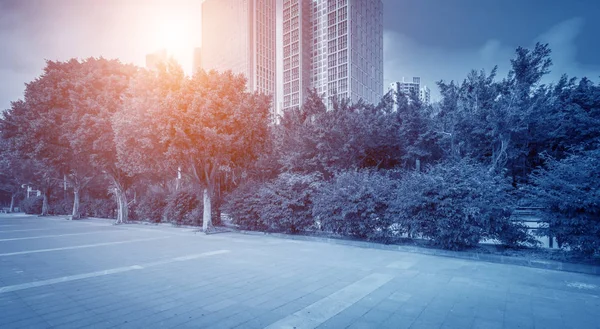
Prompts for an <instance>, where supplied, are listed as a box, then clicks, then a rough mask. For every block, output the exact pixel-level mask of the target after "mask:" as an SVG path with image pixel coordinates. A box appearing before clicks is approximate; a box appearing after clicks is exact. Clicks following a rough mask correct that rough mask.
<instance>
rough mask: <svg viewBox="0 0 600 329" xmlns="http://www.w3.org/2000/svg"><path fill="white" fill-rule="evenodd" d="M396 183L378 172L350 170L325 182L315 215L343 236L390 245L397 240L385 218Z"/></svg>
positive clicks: (332, 230) (388, 218) (328, 227)
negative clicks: (389, 243) (388, 243)
mask: <svg viewBox="0 0 600 329" xmlns="http://www.w3.org/2000/svg"><path fill="white" fill-rule="evenodd" d="M394 186H395V181H394V180H392V179H391V178H390V177H389V175H386V174H382V173H380V172H375V171H347V172H342V173H339V174H337V175H336V176H335V177H334V178H333V179H332V180H331V181H329V182H327V183H324V184H323V185H322V186H321V187H320V189H319V192H318V193H317V194H316V196H315V198H314V207H313V215H314V216H315V218H316V219H318V220H319V221H320V223H321V226H322V228H323V229H324V230H326V231H329V232H333V233H336V234H339V235H343V236H352V237H356V238H361V239H368V240H377V241H384V242H390V241H391V240H393V239H395V238H397V237H398V234H397V232H394V231H393V230H392V228H391V227H390V226H391V224H392V221H391V218H390V217H388V216H386V215H387V209H388V205H389V203H390V201H391V197H392V195H393V191H394V188H395V187H394Z"/></svg>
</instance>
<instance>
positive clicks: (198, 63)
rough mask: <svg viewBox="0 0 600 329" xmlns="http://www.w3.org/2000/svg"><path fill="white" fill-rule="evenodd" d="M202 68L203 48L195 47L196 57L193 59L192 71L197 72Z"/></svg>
mask: <svg viewBox="0 0 600 329" xmlns="http://www.w3.org/2000/svg"><path fill="white" fill-rule="evenodd" d="M201 68H202V49H201V48H194V57H193V59H192V72H193V73H194V74H195V73H196V72H198V71H199V70H200V69H201Z"/></svg>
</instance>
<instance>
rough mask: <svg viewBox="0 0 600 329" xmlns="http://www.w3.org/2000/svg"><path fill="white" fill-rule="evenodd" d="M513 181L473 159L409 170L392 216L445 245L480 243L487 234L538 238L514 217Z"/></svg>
mask: <svg viewBox="0 0 600 329" xmlns="http://www.w3.org/2000/svg"><path fill="white" fill-rule="evenodd" d="M511 191H512V186H511V185H510V183H509V182H508V181H507V180H506V179H505V178H504V177H503V176H501V175H495V174H491V173H489V172H488V170H487V168H485V167H483V166H481V165H477V164H473V163H470V162H469V161H458V162H447V163H441V164H438V165H435V166H433V167H431V168H429V170H428V171H427V172H409V173H407V174H406V175H405V176H404V177H403V178H402V179H401V180H400V182H399V185H398V189H397V190H396V196H395V200H394V202H393V203H391V204H390V208H389V212H390V215H391V216H393V217H396V218H397V221H398V224H399V225H400V226H401V227H403V228H404V229H405V230H406V231H407V232H409V233H411V234H413V235H421V236H422V237H424V238H428V239H431V242H432V243H433V244H434V245H436V246H439V247H442V248H445V249H455V250H456V249H464V248H469V247H474V246H475V245H477V244H478V243H479V241H480V240H481V239H486V238H487V239H498V240H501V241H503V242H505V243H509V244H511V245H516V244H519V243H527V242H531V241H532V240H533V239H531V237H530V236H529V235H528V234H527V232H526V231H525V230H524V228H523V227H521V226H519V225H518V224H516V223H513V222H512V221H511V219H510V216H511V214H512V210H513V206H514V199H513V197H512V196H511Z"/></svg>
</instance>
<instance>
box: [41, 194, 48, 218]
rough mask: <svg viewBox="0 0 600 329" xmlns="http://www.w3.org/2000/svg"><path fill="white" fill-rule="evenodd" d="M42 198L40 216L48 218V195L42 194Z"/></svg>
mask: <svg viewBox="0 0 600 329" xmlns="http://www.w3.org/2000/svg"><path fill="white" fill-rule="evenodd" d="M42 197H43V201H42V214H41V215H42V216H48V193H47V192H44V194H43V195H42Z"/></svg>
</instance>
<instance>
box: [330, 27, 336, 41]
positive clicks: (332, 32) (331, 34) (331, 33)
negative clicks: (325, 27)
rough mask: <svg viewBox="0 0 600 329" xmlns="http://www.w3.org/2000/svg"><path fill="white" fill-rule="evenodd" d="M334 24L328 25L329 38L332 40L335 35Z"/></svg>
mask: <svg viewBox="0 0 600 329" xmlns="http://www.w3.org/2000/svg"><path fill="white" fill-rule="evenodd" d="M336 36H337V35H336V33H335V25H333V26H330V27H329V40H333V39H335V37H336Z"/></svg>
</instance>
